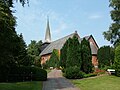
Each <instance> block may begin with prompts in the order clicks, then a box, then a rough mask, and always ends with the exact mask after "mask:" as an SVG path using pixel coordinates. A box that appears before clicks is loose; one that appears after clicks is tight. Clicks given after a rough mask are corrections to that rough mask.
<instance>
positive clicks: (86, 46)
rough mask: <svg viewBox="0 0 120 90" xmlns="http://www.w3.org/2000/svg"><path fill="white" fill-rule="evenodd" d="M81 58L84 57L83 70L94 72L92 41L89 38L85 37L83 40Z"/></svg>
mask: <svg viewBox="0 0 120 90" xmlns="http://www.w3.org/2000/svg"><path fill="white" fill-rule="evenodd" d="M81 58H82V65H81V70H82V71H83V72H85V73H90V72H92V61H91V60H92V54H91V48H90V43H89V41H88V40H86V39H85V38H83V40H82V41H81Z"/></svg>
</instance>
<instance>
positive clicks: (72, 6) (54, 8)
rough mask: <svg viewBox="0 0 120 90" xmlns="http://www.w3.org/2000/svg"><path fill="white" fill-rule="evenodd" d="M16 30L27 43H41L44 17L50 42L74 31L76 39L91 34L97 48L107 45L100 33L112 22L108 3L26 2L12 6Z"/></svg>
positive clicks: (86, 0) (71, 0)
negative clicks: (15, 19) (76, 35)
mask: <svg viewBox="0 0 120 90" xmlns="http://www.w3.org/2000/svg"><path fill="white" fill-rule="evenodd" d="M13 10H15V13H14V15H15V16H16V17H17V26H16V31H17V33H18V34H20V33H22V34H23V37H24V40H25V42H26V43H27V44H29V43H30V42H31V40H36V41H39V40H42V41H43V42H44V38H45V31H46V25H47V16H49V24H50V30H51V36H52V41H54V40H57V39H59V38H62V37H64V36H67V35H69V34H71V33H74V32H75V31H77V32H78V34H79V35H80V37H81V38H82V37H84V36H88V35H93V37H94V39H95V40H96V42H97V44H98V46H99V47H101V46H104V45H110V42H108V41H107V40H105V39H104V36H103V35H102V33H103V32H104V31H107V30H108V29H109V26H110V24H111V23H112V20H111V17H110V7H109V0H29V6H28V5H27V4H26V5H25V6H24V7H22V5H21V4H20V3H16V2H15V4H14V9H13Z"/></svg>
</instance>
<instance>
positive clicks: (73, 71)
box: [64, 66, 84, 79]
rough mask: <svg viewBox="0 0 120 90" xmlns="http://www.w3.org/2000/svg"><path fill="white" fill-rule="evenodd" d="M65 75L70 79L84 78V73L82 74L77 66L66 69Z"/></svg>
mask: <svg viewBox="0 0 120 90" xmlns="http://www.w3.org/2000/svg"><path fill="white" fill-rule="evenodd" d="M64 75H65V77H66V78H69V79H79V78H83V77H84V73H83V72H81V71H80V68H79V67H77V66H74V67H69V68H66V69H65V74H64Z"/></svg>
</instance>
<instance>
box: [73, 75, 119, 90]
mask: <svg viewBox="0 0 120 90" xmlns="http://www.w3.org/2000/svg"><path fill="white" fill-rule="evenodd" d="M72 82H73V83H74V84H75V86H77V87H79V88H80V90H120V77H116V76H108V75H105V76H100V77H96V78H86V79H82V80H72Z"/></svg>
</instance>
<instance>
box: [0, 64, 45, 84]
mask: <svg viewBox="0 0 120 90" xmlns="http://www.w3.org/2000/svg"><path fill="white" fill-rule="evenodd" d="M31 80H33V81H44V80H47V72H46V70H43V69H41V68H39V67H30V66H20V67H12V68H11V70H10V72H9V74H8V76H7V77H6V78H3V77H2V76H1V75H0V81H2V82H3V81H12V82H17V81H31Z"/></svg>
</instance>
